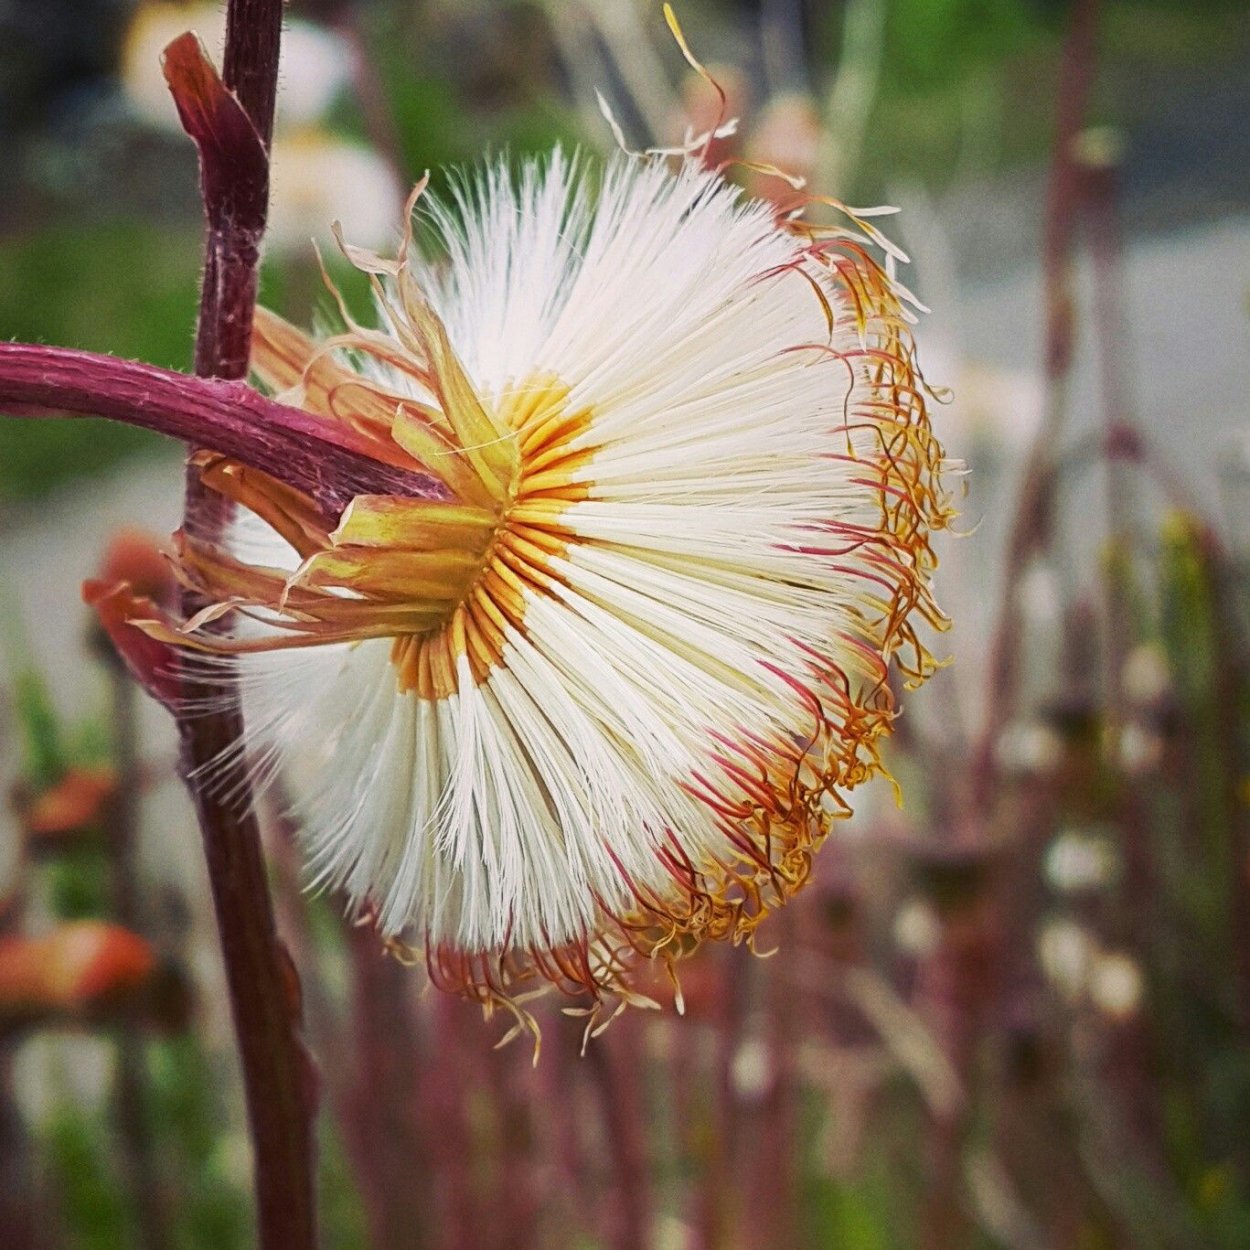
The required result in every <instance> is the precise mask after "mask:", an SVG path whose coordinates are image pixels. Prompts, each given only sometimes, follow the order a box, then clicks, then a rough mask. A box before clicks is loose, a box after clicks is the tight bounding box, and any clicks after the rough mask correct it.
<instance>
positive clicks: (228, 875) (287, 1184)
mask: <svg viewBox="0 0 1250 1250" xmlns="http://www.w3.org/2000/svg"><path fill="white" fill-rule="evenodd" d="M281 26H282V3H281V0H230V4H229V7H228V9H227V17H226V51H225V61H224V78H223V79H221V80H218V79H217V77H216V75H215V73H214V72H213V70H212V67H211V65H209V63H208V62H207V60H206V58H205V57H204V56H203V53H202V50H200V49H199V47H198V43H196V41H195V40H194V38H193V37H192V36H184V37H183V38H182V39H180V40H177V41H175V43H174V44H172V45H171V46H170V48H169V49H168V50H167V53H166V63H165V71H166V78H167V79H168V81H169V84H170V88H171V90H172V91H173V94H174V99H175V103H176V104H177V105H178V109H179V114H180V116H181V117H182V120H183V124H184V126H185V127H186V129H187V131H188V133H189V134H190V135H191V136H192V138H193V139H195V141H196V143H197V146H198V147H199V149H200V169H201V185H202V189H203V194H204V207H205V214H206V218H207V233H206V243H205V262H204V279H203V284H202V288H201V300H200V317H199V326H198V330H197V334H196V349H195V371H196V373H197V374H199V375H201V376H204V377H219V378H225V379H228V380H229V379H236V378H242V377H244V376H245V375H246V372H247V367H248V358H249V354H250V340H251V325H252V312H253V309H254V307H255V302H256V285H257V270H258V266H259V259H260V252H259V248H260V241H261V237H262V235H263V233H264V228H265V215H266V210H267V204H268V196H269V186H268V151H267V150H268V145H269V141H270V137H271V135H272V131H273V114H274V101H275V97H276V92H277V76H278V48H279V41H280V38H281ZM202 469H203V466H202V465H201V464H199V463H197V462H196V458H195V457H193V458H192V462H191V465H190V467H189V470H188V474H187V487H186V505H185V518H186V519H185V522H184V529H188V528H189V529H193V530H194V532H195V533H197V534H198V535H199V536H200V537H201V539H202V540H204V541H213V539H214V538H215V537H217V536H219V535H220V534H221V533H222V531H223V529H224V527H225V526H226V525H227V524H228V522H229V517H230V511H231V508H232V506H233V505H232V502H231V500H230V499H229V497H228V496H226V495H224V494H222V493H220V492H217V491H214V490H213V489H212V487H211V484H210V483H208V482H206V481H205V477H204V473H203V471H202ZM205 606H206V604H205V602H204V600H203V599H202V598H201V597H200V594H199V592H198V589H197V588H195V587H187V588H186V589H185V590H184V593H183V611H184V613H185V614H186V615H187V616H189V617H194V616H195V615H196V614H197V613H198V612H200V610H201V609H202V608H204V607H205ZM214 692H215V700H216V701H215V706H214V708H213V709H212V710H211V711H208V712H206V713H200V714H193V713H190V712H184V714H182V715H181V716H180V718H179V731H180V734H181V737H182V750H183V774H184V776H185V778H186V780H187V784H188V786H189V788H190V790H191V797H192V800H193V802H194V805H195V808H196V813H197V815H198V817H199V822H200V829H201V832H202V834H203V841H204V852H205V859H206V861H207V864H208V876H209V884H210V887H211V890H212V895H213V904H214V908H215V911H216V914H217V925H218V931H219V934H220V938H221V948H222V957H223V960H224V963H225V971H226V983H227V986H228V989H229V993H230V1002H231V1008H232V1012H233V1016H234V1024H235V1032H236V1036H237V1038H238V1043H239V1057H240V1061H241V1064H242V1068H243V1084H244V1091H245V1095H246V1101H247V1108H248V1119H249V1122H250V1125H251V1132H252V1145H253V1155H254V1157H253V1168H254V1174H255V1181H256V1204H257V1221H258V1224H259V1230H260V1244H261V1246H262V1247H263V1248H264V1250H279V1248H281V1250H312V1247H314V1246H315V1244H316V1239H317V1237H316V1202H315V1190H314V1177H313V1150H314V1146H313V1111H314V1105H315V1097H316V1096H315V1091H314V1078H313V1071H312V1066H311V1060H310V1059H309V1057H308V1055H307V1054H306V1052H305V1051H304V1048H303V1043H302V1041H301V1038H300V1031H299V1030H300V1001H299V981H298V976H297V974H296V973H295V970H294V966H293V965H292V964H291V961H290V958H289V956H288V955H287V953H286V951H285V948H284V947H283V946H282V944H281V942H280V940H279V938H278V935H277V931H276V928H275V925H274V917H273V904H272V901H271V899H270V895H269V887H268V883H267V881H266V876H265V865H264V860H263V857H262V852H261V843H260V828H259V823H258V820H257V816H256V809H255V806H254V803H253V799H252V793H251V786H250V778H249V776H248V773H247V769H246V765H245V762H244V761H243V760H242V759H241V758H240V757H239V755H238V753H237V751H236V750H235V744H236V743H237V742H238V741H239V739H240V737H241V736H242V734H243V718H242V711H241V708H240V705H239V700H238V695H237V691H236V687H235V684H234V679H233V674H232V673H231V672H230V671H229V669H228V668H225V667H223V668H222V669H221V670H220V671H219V672H218V673H217V674H215V676H214Z"/></svg>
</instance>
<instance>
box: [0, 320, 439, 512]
mask: <svg viewBox="0 0 1250 1250" xmlns="http://www.w3.org/2000/svg"><path fill="white" fill-rule="evenodd" d="M6 404H8V405H17V406H19V407H20V409H21V412H20V414H19V415H25V416H36V417H38V416H48V415H52V414H58V415H60V414H64V413H67V412H69V413H75V414H78V415H80V416H99V417H108V418H110V419H112V420H114V421H123V422H125V423H126V424H128V425H137V426H142V427H143V428H144V429H148V430H155V431H157V432H158V433H161V434H167V435H169V436H170V437H172V438H178V439H182V440H184V441H185V442H188V443H192V444H193V445H194V446H196V447H201V448H206V449H207V450H209V451H216V452H221V453H222V454H223V455H227V456H232V457H235V458H237V459H239V460H241V461H242V462H243V463H244V464H247V465H249V466H250V467H251V468H254V469H262V470H264V471H265V472H266V473H268V474H270V475H271V476H273V477H276V478H278V479H279V480H280V481H283V482H285V483H287V485H289V486H294V487H295V488H296V489H298V490H301V491H303V492H304V493H305V494H307V495H309V496H310V497H311V498H312V500H313V502H314V503H316V504H317V505H318V507H319V508H320V509H321V510H322V511H323V512H324V513H325V514H326V517H327V518H328V519H331V520H333V519H336V518H337V517H338V516H339V514H340V513H341V512H342V511H343V509H344V508H345V507H346V506H347V504H348V503H350V502H351V500H352V499H353V498H354V497H355V496H357V495H406V496H410V497H432V498H437V497H440V496H442V495H445V493H446V492H445V490H444V489H443V488H442V487H441V485H440V484H439V483H437V482H436V481H435V479H434V478H432V477H430V476H428V475H425V474H420V473H410V472H408V471H407V470H406V469H402V468H397V467H395V466H393V465H389V464H385V463H383V462H382V461H380V460H377V459H375V458H374V457H373V456H371V455H369V454H368V452H367V451H366V450H364V449H363V448H364V443H363V440H361V439H360V438H359V437H358V436H356V435H355V434H353V433H352V431H351V430H349V429H348V428H347V427H346V426H339V425H335V424H332V423H331V422H329V421H324V420H320V419H318V418H317V417H315V416H313V415H312V414H311V413H307V412H304V411H303V410H302V409H299V408H292V407H291V406H290V405H289V404H279V403H275V402H274V401H273V400H272V399H266V398H265V397H264V396H263V395H261V394H260V393H259V392H258V391H254V390H253V389H252V388H251V387H250V386H248V385H247V383H245V382H239V381H225V380H223V379H219V378H196V377H190V376H188V375H187V374H185V373H177V372H174V371H173V370H171V369H161V368H158V367H157V366H156V365H147V364H142V363H140V362H138V361H133V360H119V359H117V358H116V357H115V356H101V355H97V354H95V353H93V352H80V351H74V350H72V349H70V348H67V347H44V346H41V345H33V344H27V343H0V408H3V407H4V406H5V405H6Z"/></svg>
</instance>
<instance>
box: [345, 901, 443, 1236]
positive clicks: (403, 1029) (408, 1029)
mask: <svg viewBox="0 0 1250 1250" xmlns="http://www.w3.org/2000/svg"><path fill="white" fill-rule="evenodd" d="M347 944H348V954H349V956H350V959H351V966H352V974H353V975H352V1003H351V1011H352V1021H353V1027H352V1029H351V1035H352V1038H353V1045H352V1049H353V1050H354V1051H355V1054H354V1056H353V1058H354V1065H353V1072H352V1074H351V1080H352V1088H351V1091H350V1093H349V1094H348V1096H347V1106H346V1108H345V1110H346V1112H347V1117H348V1122H347V1123H345V1124H344V1126H343V1129H344V1132H345V1133H346V1134H347V1135H348V1136H349V1138H350V1140H349V1141H348V1148H349V1150H350V1152H351V1155H352V1158H353V1160H354V1162H355V1164H356V1172H357V1176H358V1177H359V1182H360V1189H361V1198H362V1200H363V1203H364V1207H365V1215H366V1218H367V1220H368V1223H369V1233H370V1239H371V1244H372V1245H373V1246H374V1250H423V1248H424V1247H427V1246H429V1245H430V1236H429V1234H430V1232H431V1231H432V1230H431V1229H429V1228H427V1226H426V1224H425V1221H424V1219H423V1215H424V1213H425V1212H426V1211H427V1210H428V1209H429V1199H430V1197H431V1195H430V1194H429V1193H428V1181H429V1176H430V1171H431V1169H430V1159H429V1154H430V1151H429V1148H428V1145H427V1142H428V1141H429V1138H427V1137H426V1135H425V1134H424V1133H423V1132H422V1128H423V1125H422V1122H421V1121H422V1117H421V1111H422V1108H421V1102H420V1098H421V1090H420V1082H419V1080H418V1074H419V1072H420V1070H421V1066H422V1065H421V1063H420V1060H419V1054H420V1047H419V1039H418V1036H417V1022H416V1003H415V1002H414V1001H413V986H412V972H411V969H409V968H406V967H405V966H404V965H403V964H401V963H400V962H399V961H398V960H396V959H393V958H392V957H391V956H389V955H388V954H387V953H386V951H385V950H383V949H382V946H381V944H380V942H379V941H378V937H377V934H376V933H375V932H374V930H373V928H372V926H370V925H365V926H360V925H357V926H355V927H353V928H351V929H350V931H349V932H348V935H347Z"/></svg>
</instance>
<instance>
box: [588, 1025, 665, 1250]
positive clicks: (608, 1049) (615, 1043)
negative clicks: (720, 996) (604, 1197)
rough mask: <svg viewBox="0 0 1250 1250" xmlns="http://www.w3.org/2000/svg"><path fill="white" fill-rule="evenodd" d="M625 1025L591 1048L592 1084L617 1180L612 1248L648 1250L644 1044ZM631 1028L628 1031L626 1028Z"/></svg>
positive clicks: (609, 1239) (610, 1238) (610, 1170)
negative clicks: (641, 1070) (640, 1067)
mask: <svg viewBox="0 0 1250 1250" xmlns="http://www.w3.org/2000/svg"><path fill="white" fill-rule="evenodd" d="M633 1025H635V1021H633V1020H620V1021H618V1022H617V1024H616V1026H615V1027H614V1028H613V1029H609V1030H608V1032H607V1033H605V1034H604V1035H603V1036H602V1037H599V1038H597V1039H595V1040H594V1041H592V1042H591V1044H590V1045H589V1046H588V1047H587V1048H586V1060H587V1062H588V1063H589V1065H590V1074H591V1080H592V1081H593V1083H594V1086H595V1092H596V1094H597V1095H598V1098H599V1104H600V1109H601V1113H602V1117H603V1128H604V1137H605V1140H606V1142H607V1148H608V1155H609V1166H608V1174H609V1176H611V1178H612V1198H613V1201H612V1209H611V1211H610V1212H609V1218H610V1220H611V1224H610V1229H609V1233H608V1237H607V1243H608V1245H610V1246H611V1247H612V1250H643V1248H644V1247H645V1246H647V1245H649V1244H650V1223H651V1209H650V1201H649V1198H648V1189H649V1174H648V1168H647V1138H646V1128H645V1123H644V1117H643V1114H642V1105H641V1100H642V1096H643V1091H642V1082H641V1080H640V1073H639V1071H638V1063H639V1058H640V1056H639V1048H640V1047H639V1038H638V1034H637V1032H635V1031H634V1029H633V1028H630V1027H628V1026H633ZM622 1026H626V1027H622Z"/></svg>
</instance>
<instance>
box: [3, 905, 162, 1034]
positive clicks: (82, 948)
mask: <svg viewBox="0 0 1250 1250" xmlns="http://www.w3.org/2000/svg"><path fill="white" fill-rule="evenodd" d="M155 968H156V957H155V955H154V954H153V952H152V948H151V946H150V945H149V944H148V943H147V942H146V941H144V939H143V938H141V937H139V936H138V935H137V934H135V933H132V932H131V931H130V930H129V929H123V928H121V927H120V926H119V925H114V924H107V923H105V922H104V921H100V920H79V921H74V922H72V923H70V924H65V925H62V926H61V927H60V928H58V929H55V930H53V931H52V932H51V933H49V934H46V935H45V936H43V937H38V938H29V937H21V936H14V937H6V938H0V1022H3V1023H7V1024H10V1025H11V1024H17V1023H34V1022H37V1021H39V1020H42V1019H46V1018H49V1017H51V1018H58V1017H68V1018H70V1019H73V1020H79V1019H84V1018H86V1019H89V1018H92V1017H95V1016H98V1015H100V1014H104V1013H107V1012H110V1011H113V1010H117V1009H121V1008H124V1007H126V1006H127V1005H129V1004H131V1003H133V1002H134V1001H135V1000H136V999H137V998H138V997H139V995H140V994H141V993H142V991H143V990H144V988H145V987H146V985H147V983H148V981H149V980H150V978H151V977H152V975H153V972H154V970H155Z"/></svg>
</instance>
